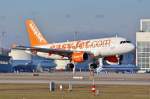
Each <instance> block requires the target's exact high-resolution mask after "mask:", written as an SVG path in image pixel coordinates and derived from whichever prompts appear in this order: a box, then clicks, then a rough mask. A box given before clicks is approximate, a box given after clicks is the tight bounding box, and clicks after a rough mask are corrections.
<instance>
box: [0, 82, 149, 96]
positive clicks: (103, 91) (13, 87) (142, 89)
mask: <svg viewBox="0 0 150 99" xmlns="http://www.w3.org/2000/svg"><path fill="white" fill-rule="evenodd" d="M48 86H49V85H48V84H0V99H150V86H137V85H135V86H133V85H97V86H96V88H97V90H99V92H100V94H99V95H98V96H94V95H93V94H92V93H91V91H90V89H91V86H90V85H73V90H72V91H71V92H69V91H68V90H67V87H68V86H67V85H63V86H64V90H63V91H59V85H57V89H56V91H55V92H49V88H48Z"/></svg>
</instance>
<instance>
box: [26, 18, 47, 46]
mask: <svg viewBox="0 0 150 99" xmlns="http://www.w3.org/2000/svg"><path fill="white" fill-rule="evenodd" d="M26 28H27V32H28V36H29V40H30V45H31V46H40V45H45V44H48V42H47V41H46V39H45V38H44V36H43V35H42V34H41V32H40V31H39V29H38V28H37V26H36V25H35V23H34V22H33V21H32V20H30V19H28V20H26Z"/></svg>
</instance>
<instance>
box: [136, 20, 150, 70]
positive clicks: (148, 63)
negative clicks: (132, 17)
mask: <svg viewBox="0 0 150 99" xmlns="http://www.w3.org/2000/svg"><path fill="white" fill-rule="evenodd" d="M136 46H137V47H136V66H138V67H139V69H140V71H143V72H150V19H141V20H140V32H137V33H136Z"/></svg>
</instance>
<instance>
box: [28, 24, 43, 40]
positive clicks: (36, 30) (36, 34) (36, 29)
mask: <svg viewBox="0 0 150 99" xmlns="http://www.w3.org/2000/svg"><path fill="white" fill-rule="evenodd" d="M29 26H30V28H31V30H32V31H33V34H34V35H35V36H36V37H37V39H38V40H39V41H40V42H42V41H43V42H45V39H44V38H43V37H42V35H41V33H40V31H39V30H38V28H37V27H36V26H35V24H32V23H30V24H29Z"/></svg>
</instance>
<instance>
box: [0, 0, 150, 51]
mask: <svg viewBox="0 0 150 99" xmlns="http://www.w3.org/2000/svg"><path fill="white" fill-rule="evenodd" d="M149 10H150V0H0V41H1V46H2V47H4V48H10V47H11V45H12V44H17V45H20V44H21V45H25V46H29V41H28V35H27V32H26V27H25V20H26V19H32V20H34V21H35V23H36V24H37V25H38V27H39V29H40V31H41V32H42V33H43V34H44V36H45V37H46V39H47V40H48V42H50V43H52V42H62V41H66V40H70V41H71V40H74V38H76V39H95V38H102V37H110V36H115V35H116V34H117V35H118V36H121V37H125V38H127V39H128V40H131V41H132V42H133V43H135V34H136V32H137V31H139V28H140V26H139V25H140V19H144V18H146V19H148V18H150V11H149ZM75 32H77V34H76V37H75V36H74V34H75Z"/></svg>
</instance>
